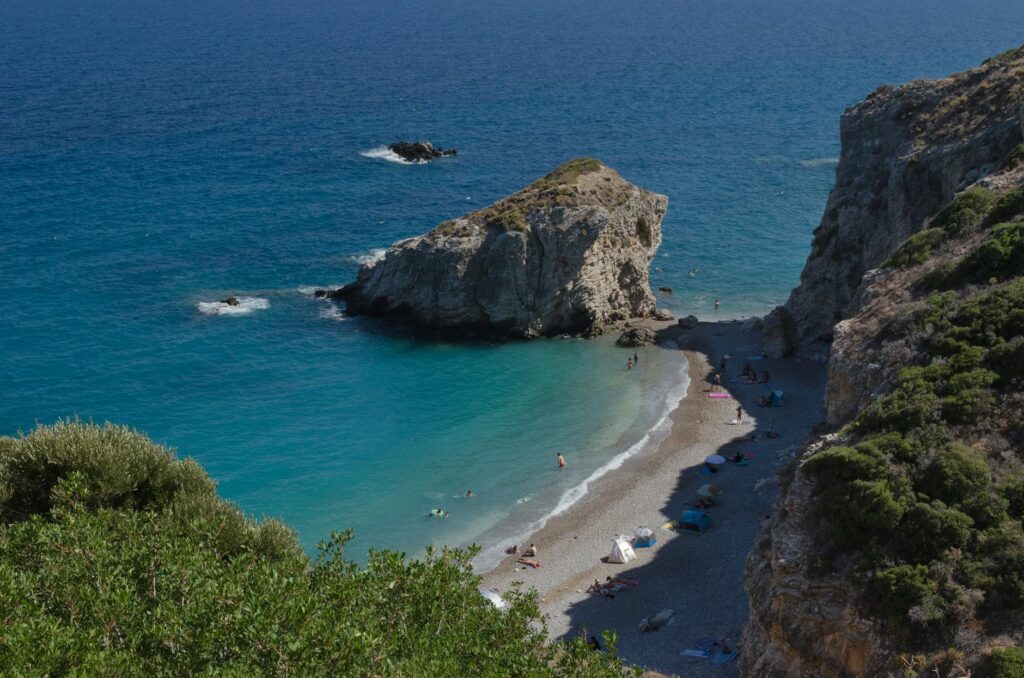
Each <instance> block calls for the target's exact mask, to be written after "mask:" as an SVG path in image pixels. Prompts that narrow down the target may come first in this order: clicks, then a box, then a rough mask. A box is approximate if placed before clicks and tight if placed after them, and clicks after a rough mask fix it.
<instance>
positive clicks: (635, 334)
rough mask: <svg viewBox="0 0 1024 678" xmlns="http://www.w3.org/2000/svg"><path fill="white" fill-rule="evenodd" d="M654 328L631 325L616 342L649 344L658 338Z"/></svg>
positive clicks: (623, 344) (639, 344)
mask: <svg viewBox="0 0 1024 678" xmlns="http://www.w3.org/2000/svg"><path fill="white" fill-rule="evenodd" d="M656 338H657V337H656V335H655V334H654V330H652V329H651V328H649V327H629V328H627V329H626V330H625V331H624V332H623V333H622V334H620V335H619V338H618V339H616V340H615V343H616V344H618V345H619V346H629V347H634V346H649V345H651V344H653V343H654V341H655V339H656Z"/></svg>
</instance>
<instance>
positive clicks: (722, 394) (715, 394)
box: [708, 393, 732, 398]
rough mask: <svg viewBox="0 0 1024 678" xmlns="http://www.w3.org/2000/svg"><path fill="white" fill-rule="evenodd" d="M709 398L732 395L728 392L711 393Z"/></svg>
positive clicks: (729, 396)
mask: <svg viewBox="0 0 1024 678" xmlns="http://www.w3.org/2000/svg"><path fill="white" fill-rule="evenodd" d="M708 397H709V398H731V397H732V396H731V395H729V394H728V393H709V394H708Z"/></svg>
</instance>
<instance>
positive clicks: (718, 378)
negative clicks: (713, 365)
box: [711, 372, 722, 392]
mask: <svg viewBox="0 0 1024 678" xmlns="http://www.w3.org/2000/svg"><path fill="white" fill-rule="evenodd" d="M721 385H722V375H720V374H719V373H718V372H715V377H714V381H713V382H712V384H711V390H712V391H715V392H718V388H719V387H720V386H721Z"/></svg>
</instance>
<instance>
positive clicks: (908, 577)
mask: <svg viewBox="0 0 1024 678" xmlns="http://www.w3.org/2000/svg"><path fill="white" fill-rule="evenodd" d="M933 589H934V585H933V583H932V581H931V578H930V577H929V575H928V568H927V567H926V566H924V565H897V566H895V567H889V568H885V569H882V570H877V571H876V572H875V573H874V575H873V576H872V578H871V583H870V588H869V595H870V599H871V601H872V602H873V604H874V606H875V608H876V609H877V610H878V611H879V613H880V616H881V617H882V618H883V619H885V620H886V621H887V622H889V624H891V625H893V626H895V627H897V628H902V627H905V626H906V625H907V624H908V621H909V620H908V613H909V612H910V609H911V608H913V607H915V606H916V605H919V604H921V602H922V601H924V600H925V598H926V597H928V596H930V595H931V594H932V591H933Z"/></svg>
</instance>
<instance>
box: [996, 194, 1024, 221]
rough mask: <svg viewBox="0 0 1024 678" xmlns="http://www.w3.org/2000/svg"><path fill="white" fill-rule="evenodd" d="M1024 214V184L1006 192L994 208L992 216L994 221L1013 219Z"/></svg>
mask: <svg viewBox="0 0 1024 678" xmlns="http://www.w3.org/2000/svg"><path fill="white" fill-rule="evenodd" d="M1022 214H1024V186H1022V187H1020V188H1015V189H1013V190H1012V191H1010V192H1009V193H1006V194H1005V195H1003V196H1002V197H1001V198H999V201H998V202H997V203H996V206H995V208H993V209H992V212H991V214H990V217H991V219H992V220H993V221H996V222H999V221H1012V220H1013V218H1014V217H1018V216H1021V215H1022Z"/></svg>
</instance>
